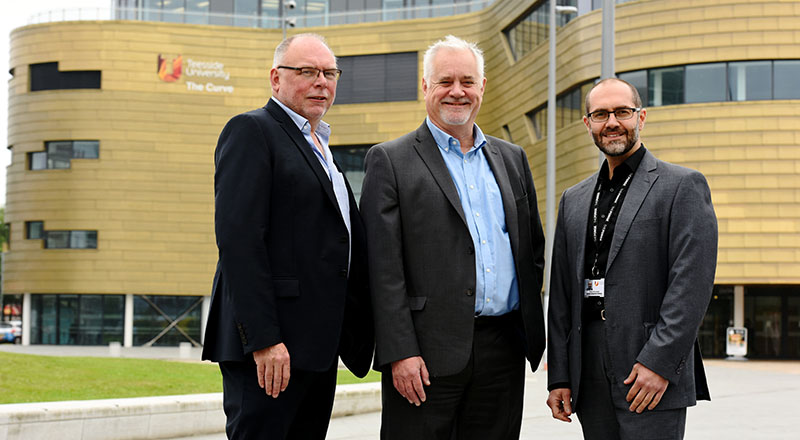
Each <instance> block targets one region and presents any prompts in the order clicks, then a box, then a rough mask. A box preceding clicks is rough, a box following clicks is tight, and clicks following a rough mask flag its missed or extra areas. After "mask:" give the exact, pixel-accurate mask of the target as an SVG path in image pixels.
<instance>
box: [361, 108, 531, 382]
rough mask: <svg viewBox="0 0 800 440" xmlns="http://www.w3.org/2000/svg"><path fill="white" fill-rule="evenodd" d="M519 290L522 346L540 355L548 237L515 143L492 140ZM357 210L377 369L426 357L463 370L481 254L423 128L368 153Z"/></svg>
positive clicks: (440, 368)
mask: <svg viewBox="0 0 800 440" xmlns="http://www.w3.org/2000/svg"><path fill="white" fill-rule="evenodd" d="M484 153H485V155H486V158H487V160H488V162H489V166H490V167H491V168H492V171H493V173H494V176H495V179H496V180H497V184H498V186H499V187H500V192H501V195H502V199H503V208H504V211H505V216H506V227H507V229H508V234H509V237H510V241H511V248H512V251H513V253H514V261H515V264H516V269H517V280H518V283H519V296H520V309H521V310H520V311H521V313H520V319H519V320H518V322H517V323H516V325H517V328H518V330H519V332H518V333H519V336H520V348H521V349H524V350H525V353H526V355H527V358H528V360H529V361H530V362H531V366H532V368H533V369H536V367H537V365H538V364H539V360H540V359H541V356H542V353H543V351H544V317H543V312H542V303H541V296H540V293H541V287H542V272H543V266H544V237H543V234H542V225H541V222H540V220H539V211H538V207H537V203H536V191H535V190H534V187H533V179H532V177H531V173H530V168H529V167H528V160H527V158H526V156H525V152H524V151H523V150H522V149H521V148H520V147H518V146H516V145H513V144H510V143H508V142H505V141H503V140H500V139H497V138H494V137H491V136H487V144H486V145H485V146H484ZM366 170H367V174H366V177H365V179H364V186H363V192H362V195H361V212H362V216H363V218H364V224H365V226H366V230H367V247H368V255H369V261H370V286H371V291H372V303H373V310H374V312H375V330H376V342H377V346H376V358H375V367H376V368H379V369H380V368H381V367H383V366H386V365H387V364H389V363H391V362H393V361H397V360H400V359H405V358H407V357H410V356H417V355H421V356H422V357H423V359H424V360H425V363H426V365H427V368H428V371H429V372H430V373H431V374H432V375H433V376H447V375H451V374H455V373H457V372H459V371H461V370H462V369H463V368H464V367H465V366H466V363H467V360H468V359H469V356H470V351H471V349H472V335H473V325H474V320H475V318H474V315H475V250H474V248H473V243H472V238H471V236H470V233H469V229H468V227H467V223H466V221H465V219H464V213H463V212H462V208H461V201H460V199H459V197H458V192H457V190H456V187H455V184H453V180H452V178H451V177H450V173H449V172H448V170H447V166H446V165H445V162H444V159H443V158H442V156H441V153H440V152H439V148H438V147H437V146H436V142H435V141H434V139H433V136H432V135H431V132H430V130H429V129H428V127H427V125H426V124H425V123H423V124H422V125H421V126H420V127H419V128H418V129H417V130H416V131H414V132H411V133H409V134H406V135H404V136H402V137H400V138H398V139H395V140H393V141H390V142H386V143H383V144H379V145H376V146H374V147H372V148H371V149H370V150H369V152H368V153H367V157H366Z"/></svg>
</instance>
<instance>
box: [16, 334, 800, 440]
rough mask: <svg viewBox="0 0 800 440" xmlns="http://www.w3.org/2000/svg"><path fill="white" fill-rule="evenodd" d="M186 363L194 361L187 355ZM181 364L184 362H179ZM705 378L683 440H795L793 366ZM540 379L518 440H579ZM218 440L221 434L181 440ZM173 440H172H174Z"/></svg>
mask: <svg viewBox="0 0 800 440" xmlns="http://www.w3.org/2000/svg"><path fill="white" fill-rule="evenodd" d="M0 350H4V351H13V352H18V353H30V354H50V355H59V356H73V355H74V356H108V353H109V350H108V348H107V347H63V346H61V347H57V346H29V347H22V346H13V345H0ZM121 356H122V357H145V358H156V359H181V357H180V356H179V349H178V348H177V347H150V348H142V347H135V348H129V349H125V348H123V349H122V352H121ZM191 356H192V357H191V359H194V360H196V359H199V349H194V348H193V349H192V354H191ZM183 360H185V359H183ZM706 372H707V374H708V380H709V386H710V388H711V396H712V398H713V400H712V401H711V402H705V401H704V402H700V403H698V405H697V406H696V407H693V408H690V409H689V413H688V417H687V428H686V440H711V439H728V440H762V439H770V440H789V439H792V440H796V439H797V438H800V434H798V432H800V422H798V420H800V418H798V415H797V412H798V409H800V405H798V396H800V362H798V361H772V362H767V361H726V360H707V361H706ZM546 387H547V382H546V373H545V372H543V371H539V372H536V373H529V374H528V376H527V378H526V389H525V407H524V414H523V423H522V436H521V438H522V439H531V440H534V439H535V440H539V439H558V440H570V439H581V432H580V425H579V423H578V421H577V420H575V421H573V422H572V423H569V424H568V423H563V422H559V421H556V420H554V419H553V418H552V417H551V416H550V410H549V409H548V408H547V407H546V405H545V404H544V401H545V399H546V397H547V390H546ZM379 432H380V413H369V414H361V415H356V416H350V417H339V418H334V419H333V420H332V421H331V426H330V429H329V431H328V440H367V439H370V440H373V439H377V438H378V434H379ZM190 439H191V440H223V439H225V435H224V434H219V435H212V436H199V437H190V438H186V439H181V440H190ZM176 440H177V439H176Z"/></svg>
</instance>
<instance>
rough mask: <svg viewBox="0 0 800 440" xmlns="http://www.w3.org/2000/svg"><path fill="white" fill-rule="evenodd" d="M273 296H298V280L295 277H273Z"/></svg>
mask: <svg viewBox="0 0 800 440" xmlns="http://www.w3.org/2000/svg"><path fill="white" fill-rule="evenodd" d="M272 285H273V286H274V287H275V296H276V297H278V298H294V297H298V296H300V282H299V281H298V280H296V279H283V280H281V279H278V280H276V279H273V280H272Z"/></svg>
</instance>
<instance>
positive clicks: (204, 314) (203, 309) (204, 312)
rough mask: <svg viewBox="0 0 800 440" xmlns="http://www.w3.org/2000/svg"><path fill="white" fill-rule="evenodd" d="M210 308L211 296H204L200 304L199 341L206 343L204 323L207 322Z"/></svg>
mask: <svg viewBox="0 0 800 440" xmlns="http://www.w3.org/2000/svg"><path fill="white" fill-rule="evenodd" d="M210 308H211V297H210V296H204V297H203V304H200V343H201V344H205V343H206V324H208V310H209V309H210Z"/></svg>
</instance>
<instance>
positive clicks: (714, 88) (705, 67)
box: [685, 63, 727, 103]
mask: <svg viewBox="0 0 800 440" xmlns="http://www.w3.org/2000/svg"><path fill="white" fill-rule="evenodd" d="M685 90H686V98H685V102H687V103H690V102H721V101H727V94H726V91H725V63H714V64H695V65H690V66H686V86H685Z"/></svg>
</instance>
